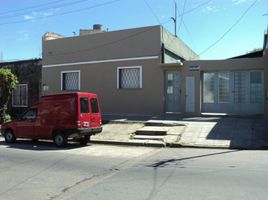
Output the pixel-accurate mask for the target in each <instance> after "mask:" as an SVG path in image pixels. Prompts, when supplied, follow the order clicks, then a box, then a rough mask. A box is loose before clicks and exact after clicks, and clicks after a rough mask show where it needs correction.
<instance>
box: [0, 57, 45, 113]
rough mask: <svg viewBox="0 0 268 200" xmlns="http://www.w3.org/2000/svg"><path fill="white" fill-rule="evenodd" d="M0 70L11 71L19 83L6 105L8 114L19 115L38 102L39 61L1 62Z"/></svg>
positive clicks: (39, 82)
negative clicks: (6, 69)
mask: <svg viewBox="0 0 268 200" xmlns="http://www.w3.org/2000/svg"><path fill="white" fill-rule="evenodd" d="M0 68H8V69H11V72H12V73H13V74H15V75H16V76H17V77H18V80H19V83H18V85H17V86H16V88H15V89H14V90H13V91H12V96H11V98H10V101H9V104H8V113H9V114H11V115H12V116H18V115H21V114H22V113H23V112H25V111H26V109H27V108H28V107H30V106H31V105H32V104H34V103H36V102H38V100H39V96H40V92H41V90H40V86H41V68H42V63H41V59H33V60H20V61H13V62H1V63H0Z"/></svg>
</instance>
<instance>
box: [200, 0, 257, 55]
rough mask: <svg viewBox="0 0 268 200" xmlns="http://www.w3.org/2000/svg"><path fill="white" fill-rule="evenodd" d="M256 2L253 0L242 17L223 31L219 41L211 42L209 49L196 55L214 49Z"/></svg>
mask: <svg viewBox="0 0 268 200" xmlns="http://www.w3.org/2000/svg"><path fill="white" fill-rule="evenodd" d="M257 1H258V0H255V1H254V2H253V3H252V4H251V5H250V6H249V7H248V8H247V9H246V10H245V11H244V12H243V13H242V15H241V16H240V17H239V18H238V19H237V20H236V21H235V23H234V24H233V25H232V26H231V27H230V28H229V29H227V31H225V32H224V33H223V34H222V36H220V38H219V39H217V40H216V41H215V42H213V43H212V44H211V45H210V46H209V47H207V48H206V49H205V50H203V51H202V52H201V53H199V54H198V55H199V56H200V55H202V54H204V53H205V52H207V51H208V50H210V49H211V48H212V47H214V46H215V45H216V44H217V43H219V42H220V41H221V40H222V39H223V38H224V37H225V36H226V35H227V34H228V33H229V32H230V31H231V30H232V29H233V28H234V27H235V26H236V25H237V24H238V23H239V22H240V21H241V20H242V19H243V18H244V17H245V15H246V14H247V13H248V11H249V10H250V9H251V8H252V7H253V6H254V5H255V4H256V3H257Z"/></svg>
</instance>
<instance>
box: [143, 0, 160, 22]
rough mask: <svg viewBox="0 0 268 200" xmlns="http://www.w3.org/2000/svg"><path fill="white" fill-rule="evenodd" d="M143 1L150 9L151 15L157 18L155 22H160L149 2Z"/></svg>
mask: <svg viewBox="0 0 268 200" xmlns="http://www.w3.org/2000/svg"><path fill="white" fill-rule="evenodd" d="M143 1H144V3H145V4H146V6H147V7H148V8H149V10H150V11H151V13H152V15H153V16H154V17H155V19H156V20H157V22H158V23H159V24H161V22H160V20H159V18H158V16H157V15H156V14H155V12H154V10H153V8H152V7H151V6H150V4H149V3H148V2H147V0H143Z"/></svg>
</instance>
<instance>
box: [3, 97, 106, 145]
mask: <svg viewBox="0 0 268 200" xmlns="http://www.w3.org/2000/svg"><path fill="white" fill-rule="evenodd" d="M101 131H102V127H101V113H100V106H99V103H98V97H97V95H96V94H92V93H83V92H75V93H63V94H53V95H47V96H42V97H41V100H40V102H39V103H38V104H36V105H34V106H32V107H31V108H30V109H29V110H28V111H27V112H26V113H25V114H24V115H23V116H22V117H21V118H20V119H18V120H14V121H11V122H7V123H4V124H2V128H1V132H2V135H3V136H4V137H5V141H6V142H7V143H14V142H15V141H16V138H31V139H33V140H38V139H53V140H54V143H55V144H56V146H58V147H64V146H65V145H66V144H67V141H68V139H69V138H73V139H75V140H77V141H79V142H80V144H81V145H86V144H87V143H88V142H89V140H90V136H91V135H94V134H97V133H100V132H101Z"/></svg>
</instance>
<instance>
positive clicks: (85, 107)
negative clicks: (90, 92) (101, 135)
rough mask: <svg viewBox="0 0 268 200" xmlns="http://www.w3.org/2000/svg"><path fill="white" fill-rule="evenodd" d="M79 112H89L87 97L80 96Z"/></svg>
mask: <svg viewBox="0 0 268 200" xmlns="http://www.w3.org/2000/svg"><path fill="white" fill-rule="evenodd" d="M80 113H83V114H85V113H89V108H88V98H86V97H81V98H80Z"/></svg>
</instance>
